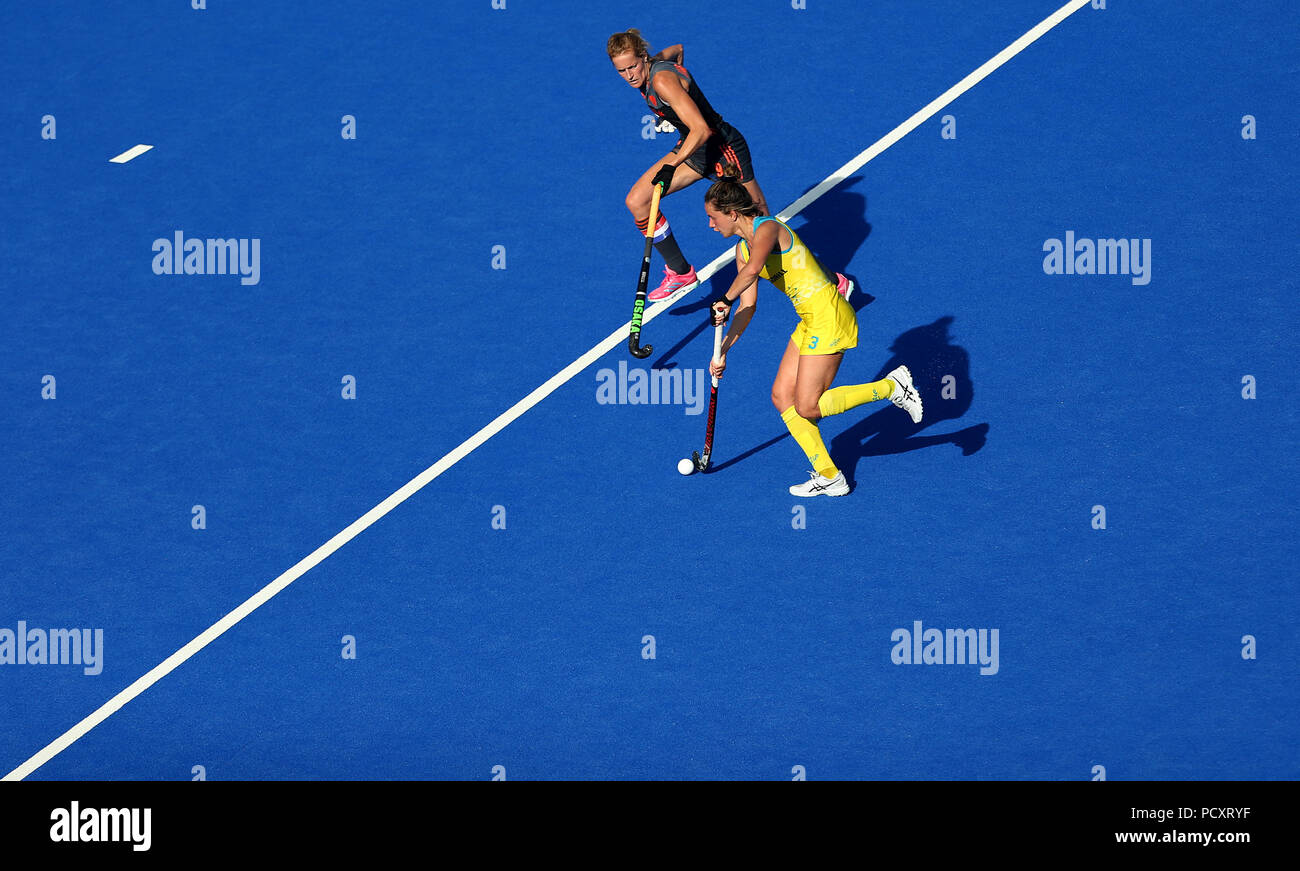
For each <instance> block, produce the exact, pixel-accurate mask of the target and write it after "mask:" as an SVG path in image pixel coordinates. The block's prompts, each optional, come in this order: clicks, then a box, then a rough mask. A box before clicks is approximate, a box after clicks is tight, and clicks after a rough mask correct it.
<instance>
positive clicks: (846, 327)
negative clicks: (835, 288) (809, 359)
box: [790, 292, 858, 356]
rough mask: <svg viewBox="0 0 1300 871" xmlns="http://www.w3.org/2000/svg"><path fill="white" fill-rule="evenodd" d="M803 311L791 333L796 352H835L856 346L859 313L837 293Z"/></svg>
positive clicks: (802, 354) (810, 353)
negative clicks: (828, 300)
mask: <svg viewBox="0 0 1300 871" xmlns="http://www.w3.org/2000/svg"><path fill="white" fill-rule="evenodd" d="M830 297H831V301H830V302H828V303H825V304H822V305H818V306H817V307H816V308H814V309H813V310H812V311H811V312H809V313H808V314H806V315H805V316H804V317H803V319H802V320H801V321H799V326H797V327H795V328H794V332H793V333H791V334H790V341H792V342H794V344H795V347H797V348H798V349H799V355H800V356H804V355H814V356H815V355H818V354H838V353H839V352H840V351H847V350H848V349H849V348H856V347H857V346H858V316H857V313H856V312H854V311H853V306H851V305H849V304H848V303H847V302H845V301H844V297H842V296H840V295H839V294H838V293H834V292H832V293H831V294H830Z"/></svg>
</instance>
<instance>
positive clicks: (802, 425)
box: [781, 405, 840, 478]
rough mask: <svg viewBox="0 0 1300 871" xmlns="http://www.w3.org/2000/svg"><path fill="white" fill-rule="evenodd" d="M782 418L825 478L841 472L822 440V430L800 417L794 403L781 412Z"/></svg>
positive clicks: (813, 464) (809, 460) (818, 471)
mask: <svg viewBox="0 0 1300 871" xmlns="http://www.w3.org/2000/svg"><path fill="white" fill-rule="evenodd" d="M781 420H783V421H785V425H786V428H787V429H788V430H790V435H792V436H794V440H795V441H796V442H798V443H799V447H800V448H802V449H803V452H804V453H805V454H807V455H808V462H809V463H811V464H812V467H813V468H814V469H815V470H816V471H817V474H818V475H821V476H822V477H823V478H834V477H835V476H836V475H838V474H839V473H840V470H839V469H837V468H835V464H834V463H832V462H831V455H830V453H829V452H828V451H827V450H826V444H825V443H824V442H823V441H822V431H821V430H819V429H818V428H817V424H815V423H813V422H812V421H810V420H805V419H804V418H802V417H800V416H799V415H798V414H797V413H796V412H795V410H794V406H793V405H792V406H790V407H789V408H787V409H786V410H785V411H783V412H781Z"/></svg>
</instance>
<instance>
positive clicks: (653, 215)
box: [627, 184, 664, 359]
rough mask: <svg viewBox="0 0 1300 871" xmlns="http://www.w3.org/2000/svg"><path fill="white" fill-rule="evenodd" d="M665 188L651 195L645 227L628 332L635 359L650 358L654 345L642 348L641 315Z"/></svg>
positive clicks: (657, 186)
mask: <svg viewBox="0 0 1300 871" xmlns="http://www.w3.org/2000/svg"><path fill="white" fill-rule="evenodd" d="M663 189H664V186H663V185H662V184H657V185H655V186H654V193H653V194H651V195H650V220H649V221H647V222H646V225H645V254H643V255H642V256H641V277H640V278H638V279H637V282H636V302H635V303H634V304H633V305H632V329H631V330H630V331H629V332H628V337H627V349H628V350H629V351H631V352H632V356H633V357H637V358H639V359H645V358H646V357H649V356H650V352H651V351H653V350H654V349H655V348H654V345H646V346H645V347H644V348H643V347H641V315H642V314H643V313H644V312H645V290H646V285H647V284H649V283H650V252H651V251H653V250H654V241H655V221H656V220H658V218H659V197H660V195H661V194H662V193H663Z"/></svg>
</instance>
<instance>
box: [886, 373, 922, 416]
mask: <svg viewBox="0 0 1300 871" xmlns="http://www.w3.org/2000/svg"><path fill="white" fill-rule="evenodd" d="M885 377H886V378H888V379H889V380H890V381H893V382H894V392H893V393H891V394H889V401H890V402H892V403H894V404H895V405H897V406H898V407H899V408H901V409H903V411H906V412H907V414H908V416H909V417H911V418H912V423H920V422H921V394H919V393H917V392H916V388H915V387H913V386H912V373H911V372H909V371H908V369H907V367H906V366H899V367H898V368H897V369H895V370H894V371H893V372H890V373H889V374H888V375H886V376H885Z"/></svg>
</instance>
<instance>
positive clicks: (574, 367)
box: [4, 0, 1088, 780]
mask: <svg viewBox="0 0 1300 871" xmlns="http://www.w3.org/2000/svg"><path fill="white" fill-rule="evenodd" d="M1087 4H1088V0H1070V2H1069V3H1066V4H1065V5H1064V6H1062V7H1061V8H1060V9H1058V10H1056V12H1054V13H1052V14H1051V15H1049V16H1048V17H1047V18H1045V19H1043V20H1042V21H1041V22H1039V23H1038V24H1037V25H1036V26H1035V27H1034V28H1033V29H1032V30H1030V31H1029V32H1028V33H1026V34H1025V35H1024V36H1022V37H1020V38H1019V39H1017V40H1016V41H1015V42H1013V43H1011V44H1010V45H1009V46H1007V47H1006V48H1004V49H1003V50H1002V51H1000V52H998V53H997V54H996V55H994V56H993V57H992V58H990V59H989V60H988V61H986V62H985V63H984V64H982V65H981V66H980V67H979V68H978V69H976V70H975V71H974V72H972V73H971V74H970V75H968V76H966V77H965V78H964V79H962V80H961V81H960V82H958V83H957V84H955V85H953V86H952V87H951V88H949V89H948V90H947V91H944V92H943V94H941V95H940V96H939V97H937V98H936V99H934V100H933V101H931V102H930V103H929V104H928V105H926V106H925V107H924V108H922V109H921V110H920V111H919V112H917V113H916V114H914V115H913V116H912V117H910V118H908V119H907V120H906V121H904V122H903V123H902V124H900V125H898V126H897V127H895V128H894V129H893V130H891V131H890V132H889V133H887V134H885V136H883V137H882V138H881V139H879V140H878V141H877V142H875V143H874V144H873V145H872V146H871V147H870V148H868V149H866V150H865V151H863V152H862V153H860V154H859V155H858V156H857V157H855V158H853V159H852V160H850V161H849V162H848V163H846V164H844V166H842V167H840V168H839V169H838V170H836V171H835V172H834V173H832V174H831V175H830V176H829V177H827V178H826V180H825V181H823V182H822V183H821V184H819V185H817V186H816V187H815V188H813V189H812V190H810V191H808V193H806V194H804V195H803V196H802V197H800V198H799V199H798V200H796V201H795V202H794V203H792V204H791V205H789V206H787V207H786V208H785V209H784V210H783V211H782V212H781V213H780V215H779V216H778V217H780V218H781V219H782V220H788V219H789V218H791V217H793V216H794V215H796V214H798V213H799V212H800V211H802V210H803V209H804V208H806V207H807V206H808V205H809V204H810V203H812V202H813V201H814V200H816V199H817V198H818V197H820V196H821V195H822V194H824V193H826V192H827V191H828V190H830V189H831V188H833V187H835V185H837V184H839V183H840V182H842V181H844V180H845V179H846V178H848V177H849V176H850V175H852V174H853V173H854V172H857V171H858V170H859V169H861V168H862V167H863V166H864V165H866V163H867V162H868V161H870V160H872V159H874V158H875V157H877V156H878V155H879V154H880V153H881V152H883V151H884V150H885V149H887V148H889V147H890V146H891V145H893V144H894V143H896V142H898V140H900V139H902V138H903V137H904V136H906V135H907V134H908V133H910V132H912V131H913V130H915V129H916V128H917V127H919V126H920V125H921V124H922V123H924V122H925V121H926V120H927V119H929V118H930V117H931V116H933V115H934V114H935V113H936V112H938V111H939V110H940V109H942V108H943V107H944V106H947V105H948V104H949V103H951V102H952V101H953V100H956V99H957V98H958V97H960V96H961V95H962V94H964V93H966V92H967V91H968V90H970V89H971V88H972V87H974V86H975V85H976V84H978V83H979V82H980V81H982V80H983V79H984V78H986V77H987V76H988V75H989V74H990V73H992V72H993V71H994V70H996V69H997V68H998V67H1000V66H1002V65H1003V64H1004V63H1006V62H1007V61H1008V60H1010V59H1011V58H1013V57H1015V56H1016V55H1017V54H1019V53H1020V52H1022V51H1024V50H1025V48H1026V47H1027V46H1029V45H1030V44H1031V43H1032V42H1034V41H1035V40H1037V39H1038V38H1039V37H1041V36H1042V35H1043V34H1045V33H1047V32H1048V31H1049V30H1051V29H1052V28H1053V27H1056V25H1058V24H1060V23H1061V22H1062V21H1064V20H1065V19H1066V18H1068V17H1070V16H1071V15H1073V14H1074V13H1075V12H1077V11H1078V10H1079V9H1080V8H1082V7H1083V6H1086V5H1087ZM151 147H152V146H149V145H137V146H136V147H135V148H133V149H131V151H127V152H124V153H123V154H120V155H118V156H117V157H115V158H113V161H114V162H115V163H124V162H126V161H127V160H130V159H131V158H132V157H135V156H136V154H142V153H144V151H147V150H149V149H150V148H151ZM137 149H140V150H139V151H137ZM132 152H135V154H132ZM128 155H129V156H128ZM733 256H734V254H733V253H732V251H731V250H728V251H726V252H725V253H723V254H721V255H719V256H718V257H717V258H716V259H715V260H713V262H711V263H710V264H709V265H708V266H706V267H704V269H702V270H700V271H699V272H698V273H696V274H697V275H698V276H699V283H697V284H693V285H691V286H689V287H684V288H681V289H680V290H678V291H676V292H675V293H674V294H673V295H672V296H670V297H668V298H667V299H663V300H660V301H659V302H657V303H655V304H654V305H652V306H650V307H649V308H648V309H646V310H645V314H644V317H643V318H642V323H643V324H645V323H649V322H650V321H652V320H654V319H655V318H656V317H657V316H658V315H659V314H661V313H662V312H664V311H665V310H667V309H668V307H669V306H671V305H672V304H673V303H675V302H676V301H677V300H679V299H681V298H682V297H683V296H685V295H686V294H688V293H690V292H691V291H692V290H694V289H695V288H697V287H699V286H700V285H701V284H703V283H704V281H705V280H707V279H708V278H709V277H710V276H711V275H713V273H714V272H716V271H717V270H718V269H719V268H720V267H721V266H722V264H724V263H726V262H727V261H729V260H731V259H732V257H733ZM631 326H632V323H631V321H628V322H627V323H625V324H623V325H622V326H620V327H619V328H618V329H617V330H615V331H614V332H612V333H610V334H609V336H608V337H606V338H605V339H603V340H602V341H601V342H600V343H599V344H598V345H596V346H595V347H593V348H592V349H591V350H590V351H588V352H587V353H585V354H583V355H582V356H581V357H579V358H578V359H576V360H574V361H573V362H572V363H570V364H569V365H568V366H565V367H564V368H563V369H561V370H560V371H559V372H556V373H555V374H554V375H552V376H551V377H550V378H549V379H548V380H547V381H546V383H544V384H542V385H541V386H540V387H538V388H537V389H536V390H534V391H533V392H532V393H529V394H528V395H527V396H525V397H524V398H523V399H521V400H519V401H518V402H516V403H515V404H514V405H512V406H511V407H510V408H509V409H508V410H506V411H505V412H504V413H502V414H501V415H500V416H498V417H497V418H496V419H495V420H493V421H492V422H491V423H489V424H488V425H487V426H485V427H483V428H482V429H481V430H479V431H478V432H476V433H475V434H474V435H472V436H470V437H469V438H468V439H466V440H465V441H464V442H463V443H461V445H460V446H459V447H457V448H456V449H455V450H453V451H452V452H451V453H449V454H447V455H446V456H445V457H443V458H442V459H441V460H438V462H436V463H434V464H433V465H432V466H430V467H429V468H427V469H425V470H424V471H423V472H421V473H420V474H419V475H417V476H416V477H414V478H412V479H411V480H410V481H408V482H407V483H406V484H405V485H404V486H403V487H401V489H399V490H397V491H396V492H394V493H393V494H392V495H391V496H389V497H388V498H387V499H385V500H384V501H383V502H380V503H379V504H378V505H376V506H375V507H374V508H371V509H370V510H369V511H367V512H366V513H365V514H363V515H362V516H361V517H359V518H357V519H356V520H355V521H353V522H352V524H351V525H349V526H348V527H347V528H346V529H344V530H343V531H342V532H340V533H338V534H337V535H335V536H334V537H333V538H331V539H330V540H329V541H327V542H325V543H324V544H322V545H321V546H320V547H318V548H316V550H314V551H312V552H311V553H310V554H309V555H308V556H306V557H305V558H303V559H302V560H301V561H299V562H298V564H297V565H295V566H294V567H293V568H291V569H289V570H288V571H287V572H285V573H284V574H282V575H280V576H279V577H278V578H276V579H275V580H274V581H272V582H271V583H269V584H267V585H266V586H265V587H263V588H262V589H260V590H258V591H257V592H256V593H254V594H253V595H252V596H250V597H249V598H248V599H247V600H246V601H245V602H244V603H243V604H242V605H240V606H239V607H238V608H236V609H235V610H233V611H231V612H230V613H229V614H227V615H226V616H225V617H222V618H221V619H220V620H218V621H217V622H216V623H214V624H212V625H211V626H210V627H208V628H207V629H206V630H204V631H203V632H202V633H201V634H200V635H199V636H198V637H196V638H195V639H194V640H193V641H191V642H190V643H188V644H186V645H185V646H184V647H182V648H181V649H180V650H178V651H176V652H175V653H173V654H172V655H171V656H169V657H167V658H166V659H165V660H163V661H162V662H160V663H159V664H158V665H156V666H154V667H153V668H152V669H150V670H149V672H148V673H146V674H145V675H143V676H142V677H140V678H139V679H138V680H136V681H135V682H134V683H132V684H131V685H130V686H128V687H127V688H126V689H124V690H122V691H121V692H119V693H118V694H117V695H115V696H113V697H112V698H111V699H109V700H108V701H107V702H105V703H104V704H103V705H101V706H100V707H99V708H98V709H97V710H95V711H94V712H93V713H91V714H89V715H88V716H87V717H86V718H85V719H83V720H82V721H81V722H79V723H77V724H76V725H75V726H73V727H72V728H71V729H68V731H66V732H64V733H63V734H62V735H60V736H59V737H58V738H56V739H54V740H53V741H51V742H50V743H49V744H48V745H46V746H45V747H44V748H43V749H42V750H41V751H40V752H38V753H37V754H36V755H34V756H33V757H32V758H30V759H28V760H27V761H26V762H24V763H23V764H22V765H19V766H18V767H17V768H15V769H14V770H13V771H11V772H9V773H8V774H6V775H5V776H4V780H22V779H23V778H25V777H27V776H28V775H30V774H31V773H32V772H33V771H35V770H36V769H38V768H40V767H41V766H42V765H44V764H45V763H46V762H49V761H50V760H51V759H53V758H54V757H55V756H57V755H58V754H60V753H62V752H63V751H64V750H66V749H67V748H68V747H70V746H71V745H72V744H73V743H74V742H76V741H77V740H79V739H80V738H81V737H82V736H83V735H85V734H86V733H87V732H89V731H90V730H91V729H93V728H95V727H96V726H98V725H99V724H100V723H102V722H104V720H106V719H108V718H109V717H110V716H112V715H113V714H114V713H116V712H117V711H118V710H120V709H121V708H122V706H123V705H125V704H127V703H128V702H130V701H131V700H132V699H134V698H135V697H136V696H138V695H140V694H141V693H143V692H144V691H145V690H147V689H148V688H149V687H151V686H153V685H154V684H155V683H157V682H158V681H160V680H162V679H163V678H164V677H166V676H167V675H168V674H170V673H171V672H172V671H174V670H175V669H176V668H177V667H178V666H180V665H181V663H183V662H185V661H186V660H187V659H189V658H190V657H191V656H193V655H194V654H196V653H198V652H199V651H200V650H202V649H203V648H204V647H207V646H208V645H209V644H211V643H212V642H213V641H215V640H216V639H217V638H218V637H220V636H221V635H222V634H223V633H224V632H225V631H226V630H227V629H229V628H231V627H232V626H234V625H235V624H236V623H238V622H239V621H240V620H243V619H244V618H245V617H247V616H248V615H249V614H251V613H253V612H254V611H256V610H257V609H258V608H260V607H261V606H262V605H264V604H266V602H267V601H269V600H270V599H271V598H272V597H273V596H275V595H276V594H278V593H279V592H280V591H281V590H283V589H284V588H285V587H287V586H289V585H290V584H292V583H293V582H294V581H296V580H298V578H300V577H302V576H303V575H304V574H306V573H307V572H308V571H310V570H311V569H312V568H314V567H315V566H317V565H319V564H320V562H321V561H322V560H324V559H325V558H326V557H328V556H330V555H331V554H332V553H334V552H335V551H337V550H338V549H339V548H341V547H342V546H343V545H345V544H347V543H348V542H349V541H351V540H352V539H354V538H356V537H357V536H358V535H359V534H361V532H363V531H364V530H365V529H366V528H368V527H369V526H370V525H371V524H373V523H374V522H375V521H377V520H379V518H381V517H383V516H384V515H385V514H387V513H388V512H390V511H392V510H393V509H394V508H396V507H397V506H398V505H400V504H402V503H403V502H405V501H406V500H407V499H408V498H410V497H411V496H412V495H413V494H414V493H416V492H417V491H418V490H420V489H421V488H422V487H424V486H425V485H426V484H428V483H429V482H430V481H432V480H433V479H434V478H437V477H438V476H439V475H441V474H442V473H443V472H445V471H447V470H448V469H450V468H451V467H452V466H454V465H456V463H458V462H460V461H461V460H462V459H464V458H465V457H466V456H467V455H468V454H469V453H470V452H471V451H473V450H475V449H476V448H478V447H479V446H480V445H482V444H483V443H484V442H486V441H487V440H488V439H490V438H492V436H494V435H496V434H497V433H499V432H500V431H501V430H503V429H505V428H506V427H507V426H509V425H510V424H511V423H512V422H514V421H515V420H516V419H517V418H519V417H520V416H521V415H523V413H524V412H526V411H528V410H529V409H530V408H532V407H533V406H535V405H537V404H538V403H539V402H541V401H542V400H543V399H545V398H546V397H547V396H550V395H551V394H552V393H554V392H555V391H556V390H557V389H558V388H559V387H560V386H561V385H563V384H564V383H565V382H567V381H569V380H570V379H571V378H573V377H574V376H575V375H577V374H578V373H579V372H581V371H582V370H583V369H586V368H587V367H588V366H590V365H591V364H592V363H594V362H595V361H596V360H598V359H599V358H600V357H603V356H604V355H605V354H607V353H609V352H610V351H611V350H613V349H614V348H615V347H617V346H618V345H621V344H624V343H625V342H626V341H627V335H628V330H629V328H630V327H631Z"/></svg>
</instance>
